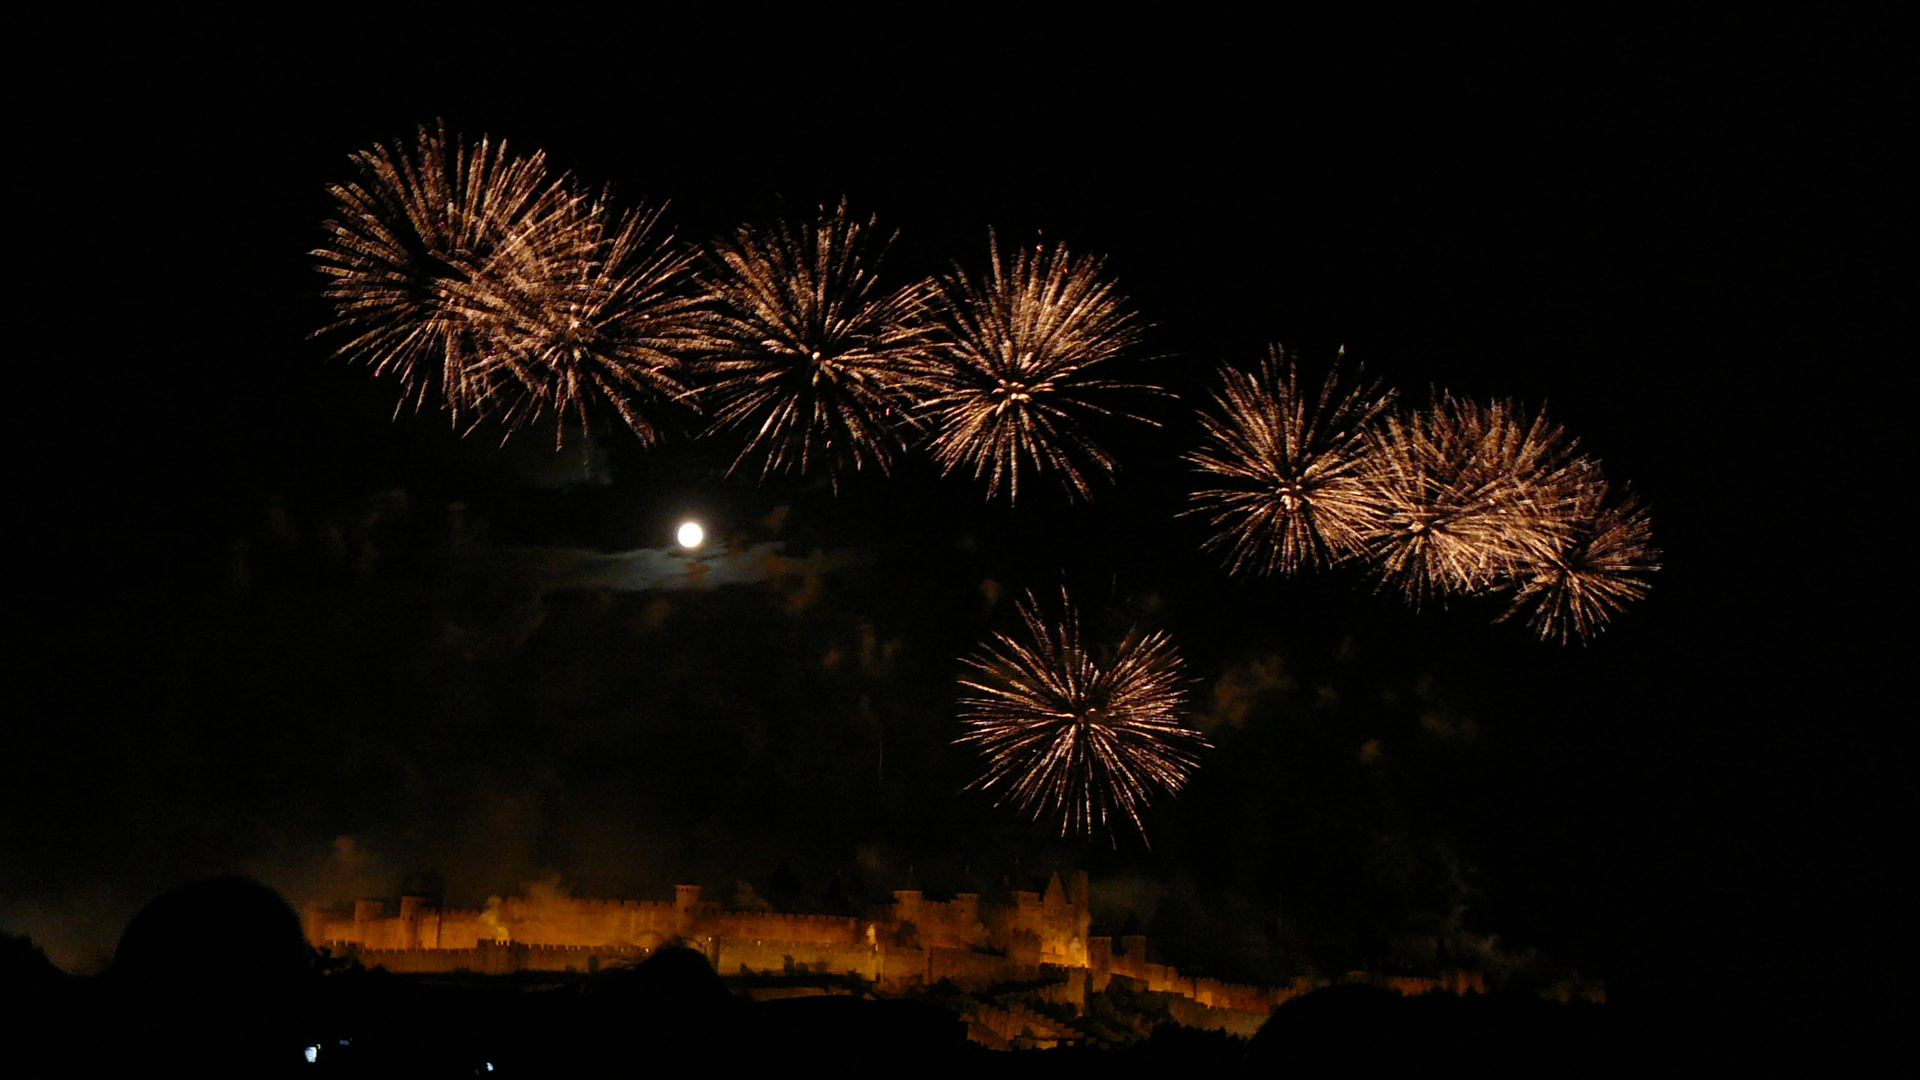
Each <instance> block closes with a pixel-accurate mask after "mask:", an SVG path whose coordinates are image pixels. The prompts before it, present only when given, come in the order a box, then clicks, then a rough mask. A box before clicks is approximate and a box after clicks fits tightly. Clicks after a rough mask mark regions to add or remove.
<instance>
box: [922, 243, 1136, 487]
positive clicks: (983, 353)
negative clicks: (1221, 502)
mask: <svg viewBox="0 0 1920 1080" xmlns="http://www.w3.org/2000/svg"><path fill="white" fill-rule="evenodd" d="M988 243H989V251H990V261H989V267H988V272H987V275H986V277H984V278H982V279H979V280H977V281H976V280H975V279H973V278H971V277H969V276H968V275H967V273H966V272H965V271H964V270H961V269H959V268H957V267H956V268H955V269H954V271H953V272H952V273H951V274H949V275H947V276H946V277H945V278H944V279H942V280H941V282H940V286H939V297H938V317H939V319H940V322H941V328H942V332H943V340H942V342H941V347H940V348H939V349H938V350H936V351H935V352H933V353H931V354H929V355H930V360H931V362H930V363H929V364H928V366H927V369H926V381H927V386H928V393H929V396H928V398H927V401H926V403H925V405H926V408H927V410H928V412H929V414H930V415H931V416H932V417H933V419H934V422H935V423H936V424H937V429H938V433H937V434H936V435H935V437H934V441H933V452H934V456H935V458H936V459H937V460H938V461H939V462H940V465H941V467H942V468H943V469H945V470H946V471H947V472H948V473H952V472H954V471H956V470H965V471H968V472H971V473H972V474H973V476H974V478H975V479H985V480H986V482H987V497H988V498H989V499H991V498H993V497H994V496H995V495H996V494H998V493H999V492H1000V491H1001V489H1002V487H1003V486H1004V488H1005V490H1006V492H1007V497H1008V498H1009V499H1010V500H1017V499H1018V498H1019V496H1020V479H1021V472H1022V471H1023V470H1025V471H1027V472H1052V473H1053V474H1055V476H1056V478H1057V479H1058V480H1059V482H1060V484H1061V486H1062V487H1063V488H1065V489H1066V491H1067V492H1068V494H1069V495H1072V496H1078V497H1081V498H1087V497H1090V496H1091V494H1092V490H1093V489H1092V484H1091V481H1092V478H1093V477H1095V476H1098V477H1100V478H1102V479H1109V478H1111V477H1112V475H1113V470H1114V461H1113V458H1112V456H1111V455H1109V454H1108V453H1107V452H1106V451H1105V450H1104V449H1102V448H1101V447H1100V446H1098V445H1097V444H1095V443H1094V442H1093V440H1092V439H1091V438H1090V437H1089V436H1088V434H1087V431H1086V421H1087V420H1088V418H1090V417H1092V416H1096V415H1119V416H1127V417H1130V418H1132V419H1136V420H1144V419H1145V418H1144V417H1141V416H1138V415H1136V414H1134V413H1131V412H1127V411H1124V410H1123V409H1120V408H1118V407H1117V406H1113V405H1109V404H1103V403H1106V402H1110V401H1112V400H1114V399H1115V398H1116V397H1120V398H1123V397H1124V392H1125V391H1129V390H1136V391H1148V392H1157V393H1164V391H1161V390H1159V388H1157V387H1150V386H1144V385H1138V384H1131V383H1123V382H1116V381H1113V380H1110V379H1103V378H1097V377H1095V376H1094V374H1093V369H1094V368H1095V367H1097V366H1098V365H1100V364H1103V363H1107V362H1108V361H1111V360H1113V359H1115V358H1116V357H1118V356H1120V355H1121V354H1122V353H1123V352H1124V351H1125V350H1126V349H1127V348H1129V347H1130V346H1132V345H1134V344H1136V343H1137V342H1138V340H1139V337H1140V330H1141V324H1140V322H1139V320H1138V319H1136V318H1135V317H1134V315H1133V313H1132V312H1131V311H1129V310H1128V309H1127V306H1126V302H1125V300H1124V298H1122V297H1121V295H1120V294H1119V292H1118V291H1117V290H1116V289H1115V287H1114V284H1113V282H1111V281H1108V280H1105V279H1103V278H1102V277H1101V262H1100V260H1098V259H1093V258H1079V259H1076V258H1074V257H1073V256H1071V255H1070V254H1069V253H1068V252H1067V250H1066V248H1064V247H1062V246H1059V245H1055V246H1053V247H1050V248H1049V247H1044V246H1037V247H1034V248H1031V249H1026V248H1023V249H1021V250H1019V251H1018V252H1016V253H1015V254H1014V256H1013V258H1012V259H1011V260H1006V259H1003V258H1002V257H1001V254H1000V247H999V242H998V240H997V239H996V238H993V237H991V236H989V241H988ZM1147 422H1148V423H1152V421H1147Z"/></svg>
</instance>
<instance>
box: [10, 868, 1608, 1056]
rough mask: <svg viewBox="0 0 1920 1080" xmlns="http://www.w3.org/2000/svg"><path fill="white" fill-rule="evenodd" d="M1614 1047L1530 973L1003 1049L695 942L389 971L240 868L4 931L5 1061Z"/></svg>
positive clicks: (901, 1009) (1317, 997)
mask: <svg viewBox="0 0 1920 1080" xmlns="http://www.w3.org/2000/svg"><path fill="white" fill-rule="evenodd" d="M255 916H257V917H255ZM935 996H937V995H935ZM1615 1061H1616V1058H1615V1052H1614V1032H1613V1030H1612V1027H1611V1025H1610V1023H1609V1019H1608V1013H1607V1009H1606V1008H1604V1007H1601V1006H1595V1005H1588V1004H1573V1005H1561V1004H1556V1003H1554V1002H1549V1001H1545V1000H1542V999H1540V998H1539V997H1537V996H1533V995H1530V994H1522V993H1515V994H1510V995H1507V994H1495V995H1491V996H1477V995H1474V996H1467V997H1455V996H1452V995H1444V994H1430V995H1426V996H1423V997H1415V998H1407V997H1401V996H1399V995H1397V994H1394V993H1391V992H1389V991H1386V990H1381V989H1377V988H1374V987H1370V986H1365V985H1342V986H1334V987H1329V988H1327V989H1324V990H1319V991H1316V992H1314V993H1311V994H1307V995H1304V996H1302V997H1299V998H1295V999H1292V1000H1290V1001H1288V1002H1286V1003H1285V1004H1284V1005H1282V1006H1281V1007H1280V1008H1278V1009H1277V1010H1275V1012H1274V1014H1273V1016H1272V1017H1271V1018H1270V1019H1269V1020H1268V1021H1267V1023H1266V1024H1265V1026H1263V1027H1262V1028H1261V1029H1260V1031H1259V1033H1258V1034H1257V1035H1255V1036H1254V1037H1253V1038H1252V1039H1251V1040H1243V1039H1238V1038H1234V1037H1231V1036H1227V1035H1224V1034H1221V1033H1218V1032H1203V1031H1197V1030H1194V1029H1190V1028H1182V1027H1179V1026H1177V1025H1173V1024H1162V1025H1160V1026H1158V1027H1154V1028H1151V1034H1150V1036H1149V1037H1147V1038H1145V1039H1142V1040H1139V1041H1135V1042H1131V1043H1128V1044H1126V1045H1109V1046H1102V1047H1096V1046H1066V1047H1058V1048H1051V1049H1024V1050H1011V1051H1007V1050H990V1049H987V1048H986V1047H984V1046H982V1045H980V1044H979V1043H976V1042H974V1041H971V1040H970V1039H969V1038H968V1028H967V1024H966V1022H965V1021H963V1020H962V1019H961V1018H960V1017H959V1016H958V1015H957V1014H955V1013H954V1012H953V1011H951V1010H950V1009H947V1008H944V1007H942V1006H941V1005H939V1004H937V1003H936V1002H935V1001H933V1000H915V999H876V998H873V997H869V996H865V995H863V994H860V993H834V994H822V995H819V996H809V997H790V998H783V999H776V1000H761V1001H756V1000H752V999H750V998H748V997H745V996H742V995H740V994H737V993H734V992H732V991H730V990H729V989H728V986H727V984H726V983H725V982H723V981H722V979H721V978H720V976H719V975H717V974H716V973H715V972H714V970H713V968H712V967H711V966H709V965H708V963H707V961H706V959H705V958H704V957H702V956H701V955H700V954H699V953H697V952H693V951H691V950H686V949H674V948H669V949H662V950H660V951H659V952H658V953H656V954H655V955H654V956H653V957H652V958H650V959H649V960H647V961H646V962H645V963H643V964H640V965H638V966H636V967H631V968H622V969H615V970H605V971H600V972H598V973H596V974H593V975H590V976H587V975H582V976H564V977H556V976H540V977H529V976H498V977H481V976H458V975H456V976H451V977H449V976H399V975H391V974H388V973H386V972H383V971H378V970H375V971H367V970H363V969H360V968H359V967H358V966H357V965H339V964H335V963H331V962H329V961H328V960H327V958H326V957H325V956H324V955H321V954H316V953H315V952H314V951H313V950H311V949H309V948H308V947H307V945H306V942H305V941H304V939H303V938H302V937H301V936H300V933H299V927H298V923H297V921H296V920H295V919H294V918H293V915H292V912H291V911H290V910H288V909H287V908H286V906H285V904H284V902H283V901H281V900H280V899H279V897H278V896H276V895H274V894H273V893H272V892H271V891H270V890H267V889H265V888H264V887H261V886H258V885H255V884H253V883H250V882H245V881H242V880H239V879H222V880H217V881H215V882H208V883H202V884H201V885H198V886H189V887H187V888H185V889H181V890H177V891H176V892H174V893H170V894H168V896H166V897H162V898H161V899H160V900H157V901H155V902H154V904H152V905H150V906H149V907H148V908H147V909H146V910H145V911H143V912H142V913H141V914H140V915H139V916H138V917H137V918H135V919H134V921H133V923H132V924H131V925H129V926H128V928H127V931H126V934H125V936H124V937H123V938H122V939H121V943H120V947H119V949H118V950H117V952H116V953H115V956H114V962H113V967H112V969H111V970H110V971H108V972H107V973H106V974H104V975H101V976H97V977H92V978H77V977H73V976H68V975H65V974H63V973H61V972H60V971H58V970H57V969H55V968H54V967H53V966H52V965H51V964H49V963H48V962H47V960H46V958H45V956H44V955H42V954H41V953H40V952H39V950H38V949H35V948H34V947H33V946H32V945H31V944H30V943H29V942H27V941H26V940H25V939H22V938H11V937H0V1075H17V1076H43V1075H45V1076H59V1075H72V1076H135V1075H148V1074H164V1075H192V1076H244V1077H274V1076H315V1077H319V1076H354V1077H467V1076H492V1077H546V1076H634V1075H642V1074H653V1073H655V1071H656V1070H660V1069H674V1070H678V1071H681V1072H686V1073H706V1074H713V1075H726V1076H733V1075H748V1076H751V1075H766V1076H777V1075H782V1074H786V1073H794V1074H798V1073H801V1072H806V1073H815V1072H857V1073H860V1074H873V1073H875V1072H877V1071H891V1072H893V1073H896V1074H898V1075H900V1076H902V1077H912V1076H924V1075H958V1074H963V1073H973V1074H979V1075H991V1076H1006V1075H1016V1076H1026V1075H1033V1076H1047V1077H1074V1076H1100V1077H1111V1076H1135V1075H1141V1076H1144V1075H1154V1074H1158V1075H1184V1074H1187V1073H1190V1072H1193V1073H1197V1074H1198V1075H1207V1074H1208V1073H1209V1072H1210V1073H1212V1074H1214V1075H1220V1074H1225V1075H1259V1076H1272V1075H1305V1074H1309V1073H1328V1072H1338V1073H1344V1074H1349V1075H1354V1074H1357V1075H1383V1074H1386V1073H1388V1072H1403V1071H1417V1072H1420V1073H1424V1074H1434V1073H1439V1074H1443V1075H1463V1076H1509V1075H1512V1076H1518V1075H1528V1076H1534V1075H1546V1074H1553V1075H1569V1074H1571V1075H1581V1076H1587V1075H1610V1074H1612V1073H1613V1072H1614V1071H1615V1070H1614V1068H1613V1066H1614V1065H1615Z"/></svg>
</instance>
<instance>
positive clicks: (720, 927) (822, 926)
mask: <svg viewBox="0 0 1920 1080" xmlns="http://www.w3.org/2000/svg"><path fill="white" fill-rule="evenodd" d="M867 925H868V924H867V923H864V922H862V921H860V920H859V919H848V918H838V917H835V916H832V915H785V914H780V913H777V912H771V911H726V912H721V913H719V914H716V915H710V916H706V917H703V918H701V919H699V920H698V922H697V923H696V925H695V931H696V932H697V933H699V934H702V935H707V936H711V937H718V938H759V939H768V940H774V941H805V942H815V943H819V944H823V945H855V944H859V945H865V944H867V940H866V927H867Z"/></svg>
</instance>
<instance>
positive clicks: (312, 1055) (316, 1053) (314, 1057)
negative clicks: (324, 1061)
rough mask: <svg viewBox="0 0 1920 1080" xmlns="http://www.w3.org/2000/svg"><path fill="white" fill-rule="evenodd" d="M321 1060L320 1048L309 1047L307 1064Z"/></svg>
mask: <svg viewBox="0 0 1920 1080" xmlns="http://www.w3.org/2000/svg"><path fill="white" fill-rule="evenodd" d="M319 1060H320V1048H319V1047H317V1046H309V1047H307V1064H309V1065H311V1064H313V1063H314V1062H316V1061H319Z"/></svg>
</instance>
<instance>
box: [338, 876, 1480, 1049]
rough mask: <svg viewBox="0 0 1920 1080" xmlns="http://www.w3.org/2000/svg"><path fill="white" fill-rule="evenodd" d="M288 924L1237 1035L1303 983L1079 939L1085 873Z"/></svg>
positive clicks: (398, 963) (382, 955)
mask: <svg viewBox="0 0 1920 1080" xmlns="http://www.w3.org/2000/svg"><path fill="white" fill-rule="evenodd" d="M301 922H302V925H303V928H304V930H305V932H306V935H307V939H308V941H310V942H312V943H313V944H314V945H316V946H326V947H328V948H331V949H334V950H336V951H339V952H343V953H346V954H348V955H354V956H357V957H359V958H360V961H361V962H362V963H364V964H366V965H367V966H369V967H385V968H388V969H389V970H394V971H408V972H454V971H463V970H464V971H473V972H478V973H484V974H504V973H510V972H515V971H556V972H558V971H594V970H598V969H599V967H600V966H601V965H603V964H606V963H615V962H618V963H631V962H637V961H638V960H641V959H644V958H645V957H647V956H650V955H652V953H653V951H654V950H655V949H658V948H660V947H661V946H663V945H668V944H675V943H678V944H682V945H687V946H690V947H692V948H694V949H697V950H698V951H700V952H701V953H702V954H703V955H705V956H706V958H707V960H708V962H709V963H711V964H713V966H714V968H715V969H716V970H718V971H720V972H721V973H722V974H728V975H733V974H785V975H795V974H802V973H804V974H817V975H834V976H847V977H853V978H858V979H862V980H865V981H867V982H869V983H873V984H875V985H877V986H879V987H880V988H881V989H883V990H886V991H890V992H898V991H901V990H905V989H908V988H911V987H914V986H924V985H931V984H934V983H937V982H940V981H942V980H946V981H949V982H951V983H953V984H954V985H956V986H959V987H961V988H963V989H967V990H969V992H972V991H975V990H982V989H986V988H989V987H992V986H995V985H1007V984H1037V985H1041V986H1042V987H1043V989H1040V990H1035V991H1031V992H1028V996H1029V997H1030V999H1031V1000H1034V1001H1045V1002H1050V1003H1052V1004H1058V1005H1072V1006H1073V1007H1075V1008H1083V1007H1084V1006H1085V1002H1086V995H1087V993H1089V992H1094V993H1098V992H1103V991H1106V990H1107V989H1108V988H1109V987H1110V986H1112V985H1113V984H1114V983H1115V982H1116V981H1118V982H1119V983H1120V984H1121V985H1125V986H1128V987H1129V988H1130V989H1132V990H1134V991H1136V992H1146V993H1154V994H1164V995H1167V997H1168V1000H1169V1001H1177V1002H1178V1003H1179V1005H1178V1008H1176V1009H1174V1013H1175V1015H1176V1017H1177V1018H1179V1019H1180V1021H1181V1022H1182V1023H1186V1024H1190V1025H1191V1026H1197V1027H1208V1028H1213V1029H1218V1030H1231V1031H1236V1032H1241V1033H1249V1032H1251V1030H1253V1029H1254V1028H1257V1027H1258V1025H1259V1021H1260V1020H1262V1019H1264V1017H1265V1016H1266V1014H1267V1013H1268V1012H1270V1011H1271V1010H1272V1009H1273V1008H1274V1007H1275V1006H1276V1005H1278V1004H1279V1003H1280V1002H1282V1001H1285V1000H1287V999H1288V998H1290V997H1293V996H1295V995H1297V994H1301V993H1305V992H1307V991H1308V990H1310V989H1312V988H1313V987H1314V986H1315V985H1317V984H1316V983H1314V982H1311V981H1296V982H1295V983H1294V984H1292V985H1289V986H1253V985H1247V984H1240V983H1229V982H1224V981H1221V980H1218V979H1213V978H1209V977H1206V976H1193V975H1188V974H1185V973H1183V972H1181V971H1180V970H1179V969H1178V968H1177V967H1174V966H1172V965H1170V964H1161V963H1154V962H1152V961H1150V960H1148V959H1147V940H1146V938H1145V937H1142V936H1140V935H1137V934H1132V935H1127V936H1125V937H1122V938H1120V939H1119V941H1118V942H1116V941H1115V940H1114V939H1113V938H1111V937H1106V936H1099V937H1096V936H1093V935H1092V934H1090V933H1089V930H1090V928H1091V926H1092V904H1091V900H1090V896H1089V888H1088V881H1087V875H1086V874H1085V873H1073V874H1070V875H1068V876H1067V878H1066V879H1065V880H1062V878H1061V877H1060V875H1057V874H1056V875H1054V876H1053V877H1052V878H1051V880H1049V881H1048V883H1047V887H1046V889H1045V891H1044V892H1029V891H1017V892H1014V893H1013V894H1012V899H1011V902H1009V903H996V902H991V901H983V900H982V899H981V897H980V896H979V895H978V894H975V893H959V894H956V895H955V896H954V897H953V898H952V899H950V900H929V899H927V897H926V894H925V893H923V892H921V891H920V890H918V889H900V890H897V891H896V892H895V893H894V894H893V903H892V904H890V905H887V907H885V908H883V909H881V910H878V911H876V912H874V913H873V917H870V918H855V917H850V916H843V915H809V914H804V913H795V912H776V911H741V910H726V909H723V908H722V907H721V905H719V904H717V903H713V902H711V901H704V900H702V899H701V888H700V886H698V885H678V886H675V888H674V898H673V899H672V900H670V901H665V900H612V899H600V898H592V897H573V896H569V895H566V894H565V893H564V892H563V891H562V890H561V889H560V888H559V887H558V886H557V885H553V884H536V885H531V886H528V889H527V893H526V895H521V896H508V897H497V896H496V897H492V898H490V899H489V900H488V902H487V906H486V907H485V908H480V909H458V908H450V909H441V908H438V907H436V906H434V905H433V904H432V903H431V902H430V901H429V900H428V899H427V898H425V897H419V896H404V897H401V899H400V904H399V910H398V911H397V912H396V913H395V914H392V915H389V914H387V910H386V904H384V903H383V902H382V901H379V900H360V901H356V902H355V903H354V904H353V906H352V911H351V914H350V915H349V914H348V913H347V912H345V911H344V910H342V911H338V912H334V911H328V910H325V909H322V908H320V907H318V906H316V905H309V906H308V907H307V909H306V910H305V912H304V913H303V917H302V920H301ZM1116 946H1117V947H1116ZM1374 981H1375V982H1376V983H1378V984H1380V985H1386V986H1387V988H1389V989H1392V990H1396V991H1398V992H1400V993H1402V994H1419V993H1431V992H1435V991H1448V992H1453V993H1467V992H1472V991H1475V990H1481V991H1484V986H1483V985H1482V984H1481V982H1480V976H1479V975H1478V974H1475V973H1470V972H1450V973H1447V974H1444V975H1442V976H1440V977H1439V978H1427V979H1417V978H1411V977H1398V976H1396V977H1393V978H1391V979H1387V980H1374ZM979 1019H980V1022H981V1023H983V1024H986V1025H987V1028H988V1029H990V1030H992V1031H993V1032H995V1033H997V1036H996V1037H999V1038H1004V1039H1018V1038H1026V1039H1033V1040H1037V1041H1040V1042H1047V1041H1050V1040H1054V1039H1064V1038H1067V1037H1068V1035H1067V1033H1064V1029H1059V1027H1058V1025H1057V1024H1054V1023H1053V1022H1052V1021H1045V1018H1044V1017H1039V1016H1037V1015H1036V1014H1032V1013H1030V1012H1029V1011H1027V1010H1024V1009H1021V1008H1018V1007H1016V1008H1013V1009H1002V1010H999V1011H998V1012H996V1013H994V1014H993V1016H992V1018H991V1019H989V1018H988V1017H987V1016H985V1015H984V1014H983V1016H982V1017H981V1018H979ZM1042 1021H1045V1022H1042Z"/></svg>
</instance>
